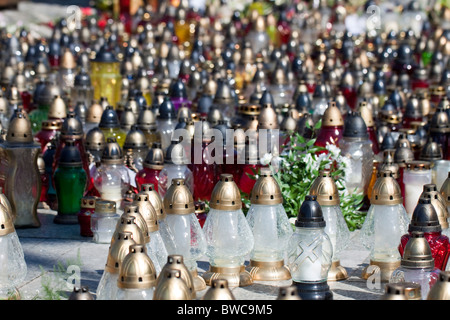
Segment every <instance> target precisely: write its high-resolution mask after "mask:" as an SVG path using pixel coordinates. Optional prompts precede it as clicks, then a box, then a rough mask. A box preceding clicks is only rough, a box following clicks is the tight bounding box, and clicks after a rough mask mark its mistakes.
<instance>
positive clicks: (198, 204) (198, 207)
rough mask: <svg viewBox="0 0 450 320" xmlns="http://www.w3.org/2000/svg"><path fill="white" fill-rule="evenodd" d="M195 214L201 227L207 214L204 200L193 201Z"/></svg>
mask: <svg viewBox="0 0 450 320" xmlns="http://www.w3.org/2000/svg"><path fill="white" fill-rule="evenodd" d="M195 215H196V216H197V219H198V222H199V223H200V227H202V228H203V225H204V224H205V221H206V217H207V216H208V214H207V211H206V204H205V202H204V201H195Z"/></svg>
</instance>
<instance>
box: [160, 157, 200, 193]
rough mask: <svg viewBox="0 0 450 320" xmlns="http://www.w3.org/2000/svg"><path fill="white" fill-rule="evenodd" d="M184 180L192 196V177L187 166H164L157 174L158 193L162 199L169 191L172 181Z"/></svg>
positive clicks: (167, 164)
mask: <svg viewBox="0 0 450 320" xmlns="http://www.w3.org/2000/svg"><path fill="white" fill-rule="evenodd" d="M176 178H181V179H184V181H185V183H186V186H187V187H188V188H189V191H191V193H192V194H194V175H193V173H192V171H191V170H190V169H189V167H188V166H187V165H178V164H169V163H166V164H164V167H163V169H162V170H161V172H160V173H159V181H158V193H159V194H160V195H161V197H163V198H164V196H165V194H166V192H167V190H168V189H169V187H170V185H171V183H172V179H176Z"/></svg>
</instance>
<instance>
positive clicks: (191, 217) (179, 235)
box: [163, 178, 206, 291]
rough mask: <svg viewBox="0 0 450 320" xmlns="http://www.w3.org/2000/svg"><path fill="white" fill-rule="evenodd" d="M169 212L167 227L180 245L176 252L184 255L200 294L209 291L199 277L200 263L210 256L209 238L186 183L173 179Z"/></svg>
mask: <svg viewBox="0 0 450 320" xmlns="http://www.w3.org/2000/svg"><path fill="white" fill-rule="evenodd" d="M163 203H164V210H165V212H166V219H165V220H166V223H167V225H168V226H169V228H170V230H171V232H172V234H173V236H174V238H175V245H176V248H175V249H176V252H170V251H169V254H180V255H182V256H183V258H184V263H185V265H186V267H187V268H188V269H189V271H190V272H191V274H192V275H193V277H194V282H195V288H196V291H200V290H201V289H200V288H205V287H206V285H205V282H204V281H203V279H202V278H201V277H199V276H198V274H197V260H199V259H200V258H201V257H202V256H203V255H204V254H205V252H206V240H205V234H204V233H203V230H202V228H201V226H200V223H199V222H198V219H197V216H196V215H195V204H194V198H193V196H192V193H191V192H190V191H189V188H188V187H187V186H186V183H185V181H184V179H180V178H176V179H172V184H171V186H170V188H169V189H168V190H167V193H166V195H165V196H164V199H163Z"/></svg>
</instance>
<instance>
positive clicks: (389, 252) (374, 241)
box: [360, 170, 409, 282]
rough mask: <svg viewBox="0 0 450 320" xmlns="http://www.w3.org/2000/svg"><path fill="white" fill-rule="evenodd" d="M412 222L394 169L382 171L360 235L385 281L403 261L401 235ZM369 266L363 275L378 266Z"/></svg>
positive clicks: (374, 188) (372, 264) (366, 274)
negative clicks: (392, 171) (404, 204)
mask: <svg viewBox="0 0 450 320" xmlns="http://www.w3.org/2000/svg"><path fill="white" fill-rule="evenodd" d="M408 222H409V219H408V216H407V214H406V211H405V208H404V207H403V204H402V196H401V190H400V186H399V185H398V183H397V181H396V180H395V179H394V177H393V175H392V173H391V171H388V170H386V171H380V173H379V175H378V178H377V180H376V182H375V185H374V187H373V189H372V194H371V198H370V207H369V211H368V213H367V216H366V219H365V221H364V224H363V226H362V228H361V233H360V239H361V243H362V244H363V246H364V247H365V248H367V249H368V250H370V265H371V266H378V267H379V271H380V274H381V281H385V282H387V281H389V278H390V275H391V273H392V271H393V270H395V269H396V268H397V267H398V266H399V265H400V259H401V254H400V253H399V251H398V245H399V239H400V238H401V236H402V235H403V234H404V233H405V232H407V230H408ZM369 269H370V268H369V266H368V267H367V268H366V269H365V270H364V271H363V274H362V277H363V278H368V277H369V276H370V275H371V274H372V273H373V272H375V268H372V269H373V270H369Z"/></svg>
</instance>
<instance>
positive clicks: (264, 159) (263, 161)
mask: <svg viewBox="0 0 450 320" xmlns="http://www.w3.org/2000/svg"><path fill="white" fill-rule="evenodd" d="M271 161H272V154H270V153H266V154H265V155H264V156H263V157H262V158H261V160H260V162H261V164H262V165H263V166H267V165H268V164H269V163H270V162H271Z"/></svg>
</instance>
